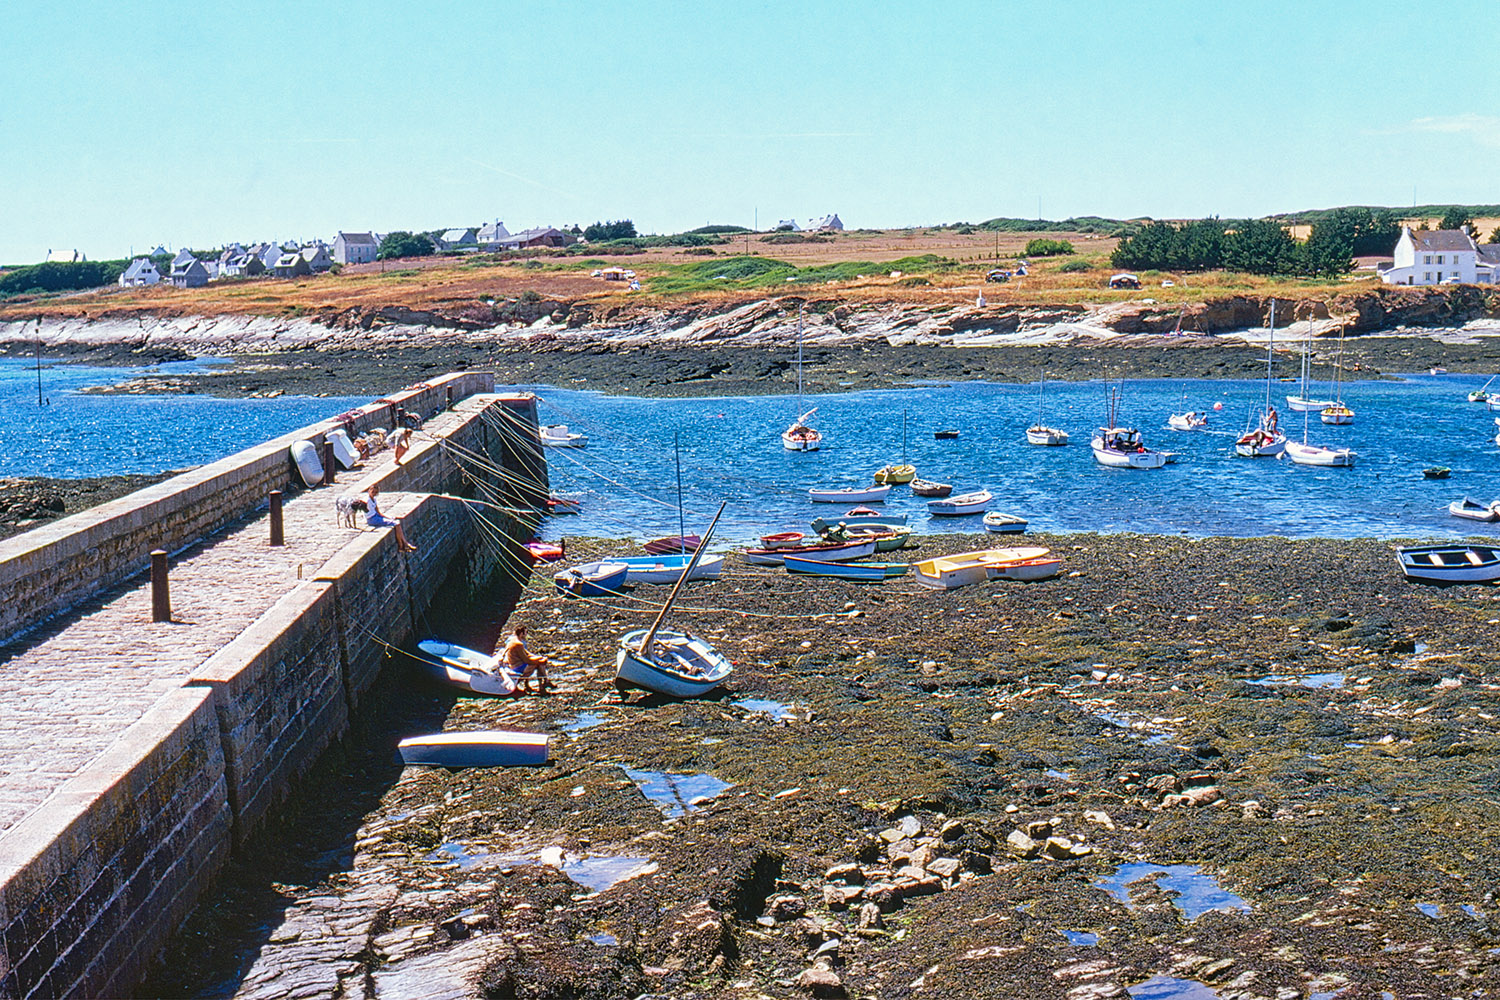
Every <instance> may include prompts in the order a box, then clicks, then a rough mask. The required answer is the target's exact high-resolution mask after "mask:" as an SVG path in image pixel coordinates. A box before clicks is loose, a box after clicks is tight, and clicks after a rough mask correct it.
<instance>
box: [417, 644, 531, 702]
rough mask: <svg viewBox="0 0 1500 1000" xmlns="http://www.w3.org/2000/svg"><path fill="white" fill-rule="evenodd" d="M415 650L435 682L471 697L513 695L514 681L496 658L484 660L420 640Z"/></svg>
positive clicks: (469, 651)
mask: <svg viewBox="0 0 1500 1000" xmlns="http://www.w3.org/2000/svg"><path fill="white" fill-rule="evenodd" d="M417 648H418V649H419V650H421V652H422V655H420V656H418V657H416V660H417V662H418V663H419V664H421V666H422V668H423V669H424V670H426V671H427V674H428V676H429V677H432V678H433V679H434V680H437V681H441V682H442V683H444V684H450V685H452V686H453V687H456V688H458V689H459V690H461V691H468V692H470V693H472V694H493V695H508V694H515V691H516V679H515V677H513V676H512V675H511V673H510V671H508V670H506V669H505V668H504V667H503V666H501V665H500V657H498V656H485V655H484V654H483V653H479V652H475V651H474V650H472V649H465V648H464V647H463V646H455V645H454V644H453V643H451V642H443V641H442V640H440V639H423V640H422V641H421V642H419V643H417Z"/></svg>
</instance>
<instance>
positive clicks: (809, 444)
mask: <svg viewBox="0 0 1500 1000" xmlns="http://www.w3.org/2000/svg"><path fill="white" fill-rule="evenodd" d="M822 444H823V435H821V434H818V435H816V436H808V435H799V434H793V433H792V432H791V431H782V432H781V446H782V447H783V448H785V449H786V450H787V451H817V450H818V448H820V447H821V446H822Z"/></svg>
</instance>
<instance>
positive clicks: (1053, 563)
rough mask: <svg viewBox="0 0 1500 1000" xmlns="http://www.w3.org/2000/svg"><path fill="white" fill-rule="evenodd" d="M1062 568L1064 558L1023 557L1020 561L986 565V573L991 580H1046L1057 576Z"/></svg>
mask: <svg viewBox="0 0 1500 1000" xmlns="http://www.w3.org/2000/svg"><path fill="white" fill-rule="evenodd" d="M1060 569H1062V560H1061V559H1054V558H1051V557H1045V556H1044V557H1041V558H1038V559H1022V560H1021V561H1020V562H1012V563H997V564H995V565H993V566H987V567H985V571H984V572H985V575H986V576H987V577H988V578H989V579H991V580H1045V579H1047V578H1048V577H1051V576H1056V575H1057V573H1058V570H1060Z"/></svg>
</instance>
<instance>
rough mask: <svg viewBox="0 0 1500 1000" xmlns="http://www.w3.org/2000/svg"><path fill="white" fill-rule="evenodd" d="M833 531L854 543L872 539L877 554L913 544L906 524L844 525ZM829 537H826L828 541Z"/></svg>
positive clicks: (839, 525) (836, 527) (841, 524)
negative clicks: (840, 533)
mask: <svg viewBox="0 0 1500 1000" xmlns="http://www.w3.org/2000/svg"><path fill="white" fill-rule="evenodd" d="M832 530H833V531H838V532H842V534H843V535H844V537H846V538H847V539H849V540H850V541H852V542H862V541H865V540H866V539H872V540H873V541H874V542H875V551H876V552H893V551H895V550H896V549H904V548H906V546H907V545H908V544H909V543H910V542H911V529H910V528H908V527H907V526H906V525H904V524H843V523H840V524H838V525H836V526H835V527H834V528H833V529H832ZM827 537H828V536H826V535H825V536H824V538H825V539H827Z"/></svg>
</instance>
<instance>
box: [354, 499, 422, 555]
mask: <svg viewBox="0 0 1500 1000" xmlns="http://www.w3.org/2000/svg"><path fill="white" fill-rule="evenodd" d="M379 492H380V487H379V485H377V484H375V483H371V484H370V485H369V486H367V487H365V506H366V509H365V523H366V524H368V525H369V526H370V527H372V528H395V529H396V544H397V545H399V546H401V551H402V552H415V551H417V547H416V546H415V545H413V544H412V543H411V542H409V541H407V540H406V530H405V529H404V528H402V527H401V521H400V520H399V519H397V518H394V517H386V516H385V515H384V514H382V513H380V505H379V503H377V502H376V500H375V497H376V495H377V494H378V493H379Z"/></svg>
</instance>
